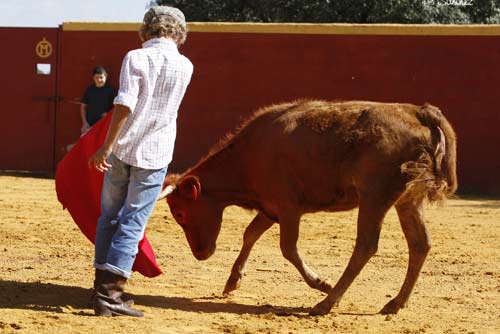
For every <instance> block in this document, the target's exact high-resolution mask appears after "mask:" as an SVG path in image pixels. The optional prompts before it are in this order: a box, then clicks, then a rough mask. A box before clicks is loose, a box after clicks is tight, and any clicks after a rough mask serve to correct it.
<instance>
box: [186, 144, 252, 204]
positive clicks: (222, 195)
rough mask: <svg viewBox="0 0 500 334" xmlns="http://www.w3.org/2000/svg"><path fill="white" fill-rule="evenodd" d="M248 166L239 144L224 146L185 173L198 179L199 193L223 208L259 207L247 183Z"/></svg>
mask: <svg viewBox="0 0 500 334" xmlns="http://www.w3.org/2000/svg"><path fill="white" fill-rule="evenodd" d="M248 168H249V164H248V161H247V160H246V154H244V152H243V147H242V145H230V146H226V147H225V148H223V149H222V150H220V151H218V152H216V153H214V154H212V155H211V156H209V157H208V158H206V159H205V160H204V161H203V162H201V163H200V164H198V165H197V166H196V167H194V168H193V169H192V170H191V171H190V172H188V174H193V175H196V176H198V178H199V179H200V182H201V187H202V194H206V195H207V196H210V197H212V198H213V199H215V200H216V201H217V202H219V203H220V204H221V205H222V206H224V207H226V206H229V205H238V206H241V207H244V208H248V209H254V208H257V207H258V204H257V198H256V196H255V195H254V194H253V191H252V190H251V189H250V182H248V181H249V180H248Z"/></svg>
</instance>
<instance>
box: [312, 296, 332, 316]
mask: <svg viewBox="0 0 500 334" xmlns="http://www.w3.org/2000/svg"><path fill="white" fill-rule="evenodd" d="M332 307H333V305H331V304H330V303H329V302H328V301H327V300H323V301H322V302H320V303H318V304H316V306H314V307H313V308H312V309H311V310H310V311H309V315H312V316H317V315H325V314H328V313H330V310H331V309H332Z"/></svg>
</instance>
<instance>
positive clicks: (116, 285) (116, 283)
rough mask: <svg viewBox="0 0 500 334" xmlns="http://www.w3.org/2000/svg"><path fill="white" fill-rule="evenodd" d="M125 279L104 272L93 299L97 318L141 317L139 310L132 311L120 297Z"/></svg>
mask: <svg viewBox="0 0 500 334" xmlns="http://www.w3.org/2000/svg"><path fill="white" fill-rule="evenodd" d="M126 282H127V279H126V278H125V277H122V276H119V275H115V274H113V273H111V272H109V271H104V274H103V277H102V281H101V283H100V284H99V285H98V286H97V289H96V296H95V299H94V311H95V314H96V315H98V316H111V315H113V316H118V315H128V316H132V317H142V316H144V314H143V313H142V312H141V311H139V310H134V309H133V308H131V307H130V305H128V304H127V303H125V302H124V301H123V300H122V299H121V296H122V295H123V290H124V287H125V283H126Z"/></svg>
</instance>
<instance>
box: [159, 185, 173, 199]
mask: <svg viewBox="0 0 500 334" xmlns="http://www.w3.org/2000/svg"><path fill="white" fill-rule="evenodd" d="M174 189H175V187H174V186H167V187H165V189H163V191H162V192H161V193H160V195H158V199H157V201H159V200H161V199H164V198H165V197H167V196H168V195H169V194H170V193H172V191H174Z"/></svg>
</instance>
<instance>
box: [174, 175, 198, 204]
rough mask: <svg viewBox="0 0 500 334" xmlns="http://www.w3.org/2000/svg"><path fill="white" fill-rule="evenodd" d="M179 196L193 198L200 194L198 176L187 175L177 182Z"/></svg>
mask: <svg viewBox="0 0 500 334" xmlns="http://www.w3.org/2000/svg"><path fill="white" fill-rule="evenodd" d="M178 188H179V191H180V193H181V196H183V197H185V198H188V199H192V200H195V201H196V199H197V198H198V196H199V195H200V194H201V184H200V180H199V179H198V177H196V176H194V175H188V176H185V177H184V178H182V180H180V182H179V184H178Z"/></svg>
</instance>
